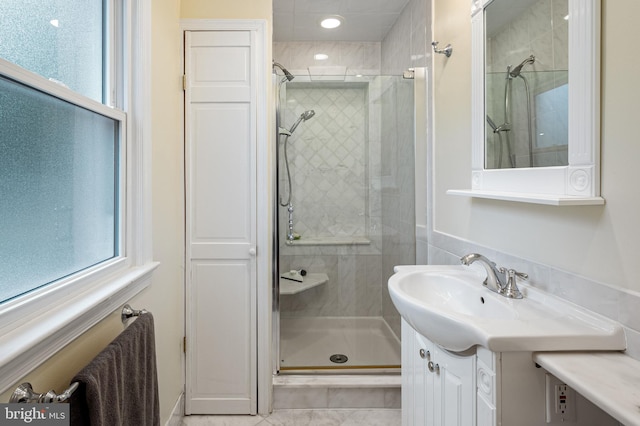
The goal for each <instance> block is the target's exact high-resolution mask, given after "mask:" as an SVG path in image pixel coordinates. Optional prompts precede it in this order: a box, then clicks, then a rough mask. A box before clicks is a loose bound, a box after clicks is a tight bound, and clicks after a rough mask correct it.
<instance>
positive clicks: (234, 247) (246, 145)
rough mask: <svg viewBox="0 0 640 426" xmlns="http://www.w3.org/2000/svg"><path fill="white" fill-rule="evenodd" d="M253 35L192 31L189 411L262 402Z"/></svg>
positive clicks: (188, 72) (231, 410)
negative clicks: (259, 397) (259, 394)
mask: <svg viewBox="0 0 640 426" xmlns="http://www.w3.org/2000/svg"><path fill="white" fill-rule="evenodd" d="M252 40H253V38H252V36H251V31H194V32H191V31H186V32H185V76H186V82H187V84H186V87H185V143H186V145H185V158H186V166H185V168H186V169H185V174H186V177H187V179H186V221H187V232H186V235H187V242H186V243H187V247H186V251H187V265H186V267H187V268H188V273H187V324H186V326H187V348H186V351H187V354H186V369H187V371H186V382H187V383H186V398H185V399H186V402H185V412H186V414H255V413H256V412H257V364H256V363H257V353H256V351H257V335H256V327H257V326H256V309H257V303H256V291H257V288H256V282H257V281H256V199H257V198H256V196H257V194H256V134H257V132H256V103H255V96H254V94H253V92H254V91H255V82H254V78H253V75H254V72H253V70H252V68H251V67H252V62H251V52H252V49H255V48H256V47H255V46H253V45H252V42H253V41H252Z"/></svg>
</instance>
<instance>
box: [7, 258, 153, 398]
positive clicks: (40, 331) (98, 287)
mask: <svg viewBox="0 0 640 426" xmlns="http://www.w3.org/2000/svg"><path fill="white" fill-rule="evenodd" d="M158 265H159V263H157V262H150V263H147V264H146V265H143V266H138V267H133V268H128V269H126V270H124V271H121V272H120V273H118V274H116V275H115V276H111V277H109V278H105V279H102V280H98V281H96V282H94V283H92V284H91V285H90V286H88V287H87V288H85V289H84V290H85V291H83V292H79V293H78V294H76V295H74V296H71V297H68V298H67V299H66V300H64V301H63V302H62V303H56V304H52V305H50V306H54V307H53V308H51V309H48V310H46V311H44V312H40V313H39V314H38V315H37V316H34V317H30V318H29V319H28V320H27V321H25V322H23V323H21V324H16V326H15V327H12V328H10V329H8V330H3V331H2V332H1V334H0V348H2V351H1V353H0V392H4V391H6V390H7V389H8V388H9V387H10V386H11V385H13V384H15V383H16V382H17V381H18V380H20V378H22V377H24V376H25V375H27V374H28V373H29V372H31V371H32V370H34V369H35V368H36V367H37V366H39V365H40V364H42V363H43V362H45V361H46V360H47V359H49V358H50V357H51V356H52V355H54V354H55V353H56V352H58V351H59V350H60V349H62V348H63V347H64V346H66V345H67V344H69V343H70V342H72V341H73V340H75V339H77V338H78V337H79V336H80V335H82V334H83V333H84V332H86V331H87V330H88V329H89V328H91V327H93V326H94V325H95V324H97V323H98V322H100V321H101V320H103V319H104V318H105V317H106V316H107V315H109V314H110V313H111V312H113V311H114V310H116V309H118V307H119V306H121V305H123V304H124V303H126V302H127V301H128V300H129V299H131V298H132V297H133V296H135V295H136V294H138V293H139V292H140V291H142V290H143V289H144V288H146V287H147V286H148V285H149V283H150V279H151V275H152V272H153V271H154V270H155V269H156V268H157V266H158Z"/></svg>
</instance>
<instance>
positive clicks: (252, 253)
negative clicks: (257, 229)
mask: <svg viewBox="0 0 640 426" xmlns="http://www.w3.org/2000/svg"><path fill="white" fill-rule="evenodd" d="M256 253H257V251H256V248H255V247H251V248H250V249H249V256H251V257H253V256H255V255H256Z"/></svg>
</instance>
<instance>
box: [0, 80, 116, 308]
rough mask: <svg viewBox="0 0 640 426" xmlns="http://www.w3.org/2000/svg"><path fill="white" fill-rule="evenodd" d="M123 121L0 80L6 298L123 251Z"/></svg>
mask: <svg viewBox="0 0 640 426" xmlns="http://www.w3.org/2000/svg"><path fill="white" fill-rule="evenodd" d="M119 126H120V123H119V121H118V120H114V119H112V118H108V117H105V116H103V115H100V114H98V113H95V112H92V111H89V110H87V109H84V108H81V107H78V106H76V105H73V104H71V103H68V102H66V101H63V100H60V99H58V98H55V97H53V96H50V95H47V94H45V93H42V92H40V91H38V90H35V89H33V88H31V87H28V86H25V85H22V84H19V83H16V82H14V81H12V80H9V79H6V78H3V77H0V128H1V129H2V131H1V132H0V199H1V200H2V202H0V301H6V300H7V299H10V298H13V297H16V296H18V295H21V294H24V293H26V292H28V291H30V290H32V289H34V288H38V287H40V286H42V285H45V284H47V283H51V282H53V281H55V280H58V279H60V278H62V277H65V276H68V275H70V274H73V273H75V272H77V271H80V270H83V269H85V268H88V267H90V266H92V265H95V264H97V263H100V262H103V261H105V260H107V259H110V258H113V257H115V256H117V255H118V254H119V253H118V237H117V236H118V235H119V233H118V217H119V215H118V211H119V208H118V199H119V197H118V187H119V182H118V175H119V172H118V169H119V166H118V157H119V155H118V152H119V135H118V133H119Z"/></svg>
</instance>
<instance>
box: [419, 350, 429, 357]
mask: <svg viewBox="0 0 640 426" xmlns="http://www.w3.org/2000/svg"><path fill="white" fill-rule="evenodd" d="M429 357H431V353H430V352H429V351H425V350H424V349H420V358H422V359H428V358H429Z"/></svg>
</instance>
